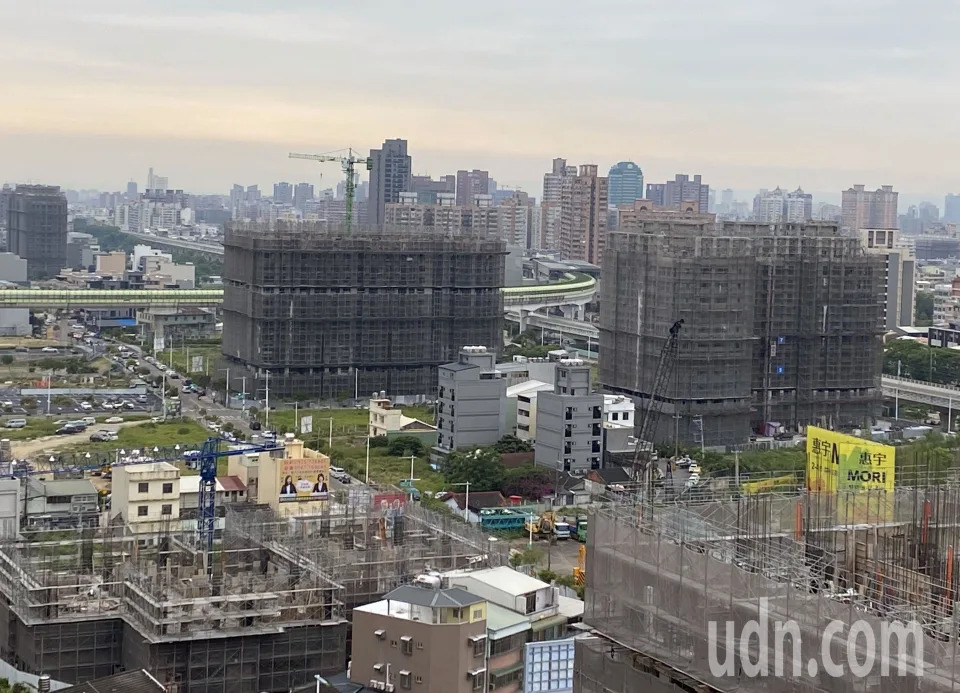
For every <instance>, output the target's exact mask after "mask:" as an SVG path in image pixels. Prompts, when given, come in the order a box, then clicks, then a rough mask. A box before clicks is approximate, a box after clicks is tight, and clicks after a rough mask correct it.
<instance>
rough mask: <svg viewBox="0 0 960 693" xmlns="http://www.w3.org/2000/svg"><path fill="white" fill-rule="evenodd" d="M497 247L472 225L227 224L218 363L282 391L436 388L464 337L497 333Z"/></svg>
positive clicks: (339, 393) (344, 393) (500, 258)
mask: <svg viewBox="0 0 960 693" xmlns="http://www.w3.org/2000/svg"><path fill="white" fill-rule="evenodd" d="M505 254H506V249H505V245H504V243H503V241H501V240H498V239H496V238H495V237H493V238H492V237H487V236H483V235H480V234H472V233H448V232H443V231H430V232H426V231H420V230H416V229H409V228H405V229H403V230H402V231H391V230H377V231H361V230H354V231H353V232H351V233H344V232H343V230H342V229H339V228H337V229H334V228H330V227H328V226H327V225H325V224H318V223H306V222H294V223H287V224H283V223H281V224H278V226H277V227H276V228H268V227H265V226H263V225H258V224H245V223H235V224H232V225H230V226H228V228H227V230H226V234H225V238H224V272H223V274H224V301H223V314H224V316H223V355H224V358H225V360H226V362H227V363H226V365H227V366H229V367H230V368H231V370H232V371H234V372H233V373H232V375H233V377H234V379H235V378H236V377H238V376H240V375H246V376H247V377H248V378H252V379H254V380H255V381H256V385H254V387H257V388H258V389H260V390H263V389H265V387H266V384H267V380H268V379H269V387H270V392H271V394H272V395H275V396H280V397H289V396H294V395H297V394H307V395H309V396H311V397H318V398H322V399H343V398H347V397H355V396H361V395H363V394H368V393H370V392H374V391H381V390H386V391H387V392H389V393H390V394H391V395H421V394H428V393H432V392H434V390H435V389H436V384H437V367H438V366H439V365H441V364H444V363H449V362H451V361H453V360H455V359H456V357H457V354H458V352H459V350H460V348H461V347H462V346H465V345H472V344H490V345H499V344H500V343H501V342H502V341H503V340H502V336H501V335H502V324H503V299H502V296H501V291H500V289H501V287H502V286H503V277H504V257H505ZM250 385H253V383H252V382H251V383H248V388H249V386H250ZM247 391H248V392H252V391H253V390H251V389H248V390H247Z"/></svg>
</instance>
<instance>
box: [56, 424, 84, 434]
mask: <svg viewBox="0 0 960 693" xmlns="http://www.w3.org/2000/svg"><path fill="white" fill-rule="evenodd" d="M86 428H87V427H86V426H77V425H75V424H68V425H66V426H61V427H60V428H58V429H57V435H58V436H68V435H72V434H74V433H83V432H84V431H85V430H86Z"/></svg>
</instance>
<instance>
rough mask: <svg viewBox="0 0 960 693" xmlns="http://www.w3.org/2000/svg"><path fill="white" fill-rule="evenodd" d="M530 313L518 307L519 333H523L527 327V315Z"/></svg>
mask: <svg viewBox="0 0 960 693" xmlns="http://www.w3.org/2000/svg"><path fill="white" fill-rule="evenodd" d="M529 315H530V311H529V310H526V309H524V308H521V309H520V334H523V333H524V332H525V331H526V329H527V316H529Z"/></svg>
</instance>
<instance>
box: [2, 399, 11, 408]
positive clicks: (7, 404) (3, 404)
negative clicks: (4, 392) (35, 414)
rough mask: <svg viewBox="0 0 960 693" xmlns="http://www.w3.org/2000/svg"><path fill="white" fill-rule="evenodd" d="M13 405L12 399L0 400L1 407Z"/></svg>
mask: <svg viewBox="0 0 960 693" xmlns="http://www.w3.org/2000/svg"><path fill="white" fill-rule="evenodd" d="M12 406H13V402H11V401H10V400H4V401H3V402H0V407H12Z"/></svg>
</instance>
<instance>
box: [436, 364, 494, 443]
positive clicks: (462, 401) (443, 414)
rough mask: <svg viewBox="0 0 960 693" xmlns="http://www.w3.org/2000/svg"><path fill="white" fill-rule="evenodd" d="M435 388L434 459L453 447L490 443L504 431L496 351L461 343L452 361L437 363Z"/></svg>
mask: <svg viewBox="0 0 960 693" xmlns="http://www.w3.org/2000/svg"><path fill="white" fill-rule="evenodd" d="M437 378H438V388H437V445H436V447H435V448H434V455H433V457H434V460H435V461H443V460H444V459H446V457H447V456H448V455H449V454H450V453H451V452H452V451H454V450H462V449H469V448H475V447H481V446H484V445H492V444H493V443H496V442H497V441H498V440H500V438H501V437H503V435H504V433H505V432H506V421H507V419H506V408H505V407H504V406H503V401H504V398H505V397H506V391H507V381H506V380H505V379H504V377H503V373H501V372H500V371H498V370H497V364H496V354H495V353H494V352H493V351H491V350H488V349H487V347H485V346H465V347H463V348H462V349H461V350H460V355H459V358H458V360H457V361H456V362H454V363H448V364H445V365H443V366H440V368H439V369H438V376H437Z"/></svg>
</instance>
